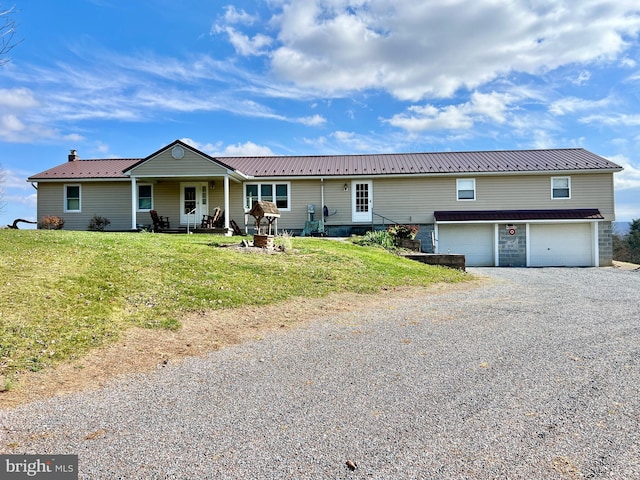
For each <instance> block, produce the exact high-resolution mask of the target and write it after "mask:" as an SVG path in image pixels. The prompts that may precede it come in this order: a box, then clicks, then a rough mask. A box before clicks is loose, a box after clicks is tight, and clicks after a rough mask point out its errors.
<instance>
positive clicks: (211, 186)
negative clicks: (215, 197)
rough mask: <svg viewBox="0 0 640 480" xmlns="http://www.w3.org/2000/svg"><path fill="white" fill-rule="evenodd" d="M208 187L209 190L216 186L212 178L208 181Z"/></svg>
mask: <svg viewBox="0 0 640 480" xmlns="http://www.w3.org/2000/svg"><path fill="white" fill-rule="evenodd" d="M209 188H210V189H211V190H213V189H214V188H216V182H214V181H213V180H212V181H210V182H209Z"/></svg>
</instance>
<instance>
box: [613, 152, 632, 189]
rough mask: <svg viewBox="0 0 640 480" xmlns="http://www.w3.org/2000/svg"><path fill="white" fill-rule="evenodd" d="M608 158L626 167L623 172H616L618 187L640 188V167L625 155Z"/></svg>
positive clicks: (615, 180)
mask: <svg viewBox="0 0 640 480" xmlns="http://www.w3.org/2000/svg"><path fill="white" fill-rule="evenodd" d="M607 158H608V159H609V160H611V161H612V162H614V163H617V164H618V165H620V166H621V167H622V168H624V170H623V171H622V172H620V173H616V174H615V176H614V182H615V187H616V189H618V190H628V189H630V188H640V168H638V167H636V166H635V165H633V164H632V163H631V160H629V159H628V158H627V157H626V156H624V155H614V156H611V157H607Z"/></svg>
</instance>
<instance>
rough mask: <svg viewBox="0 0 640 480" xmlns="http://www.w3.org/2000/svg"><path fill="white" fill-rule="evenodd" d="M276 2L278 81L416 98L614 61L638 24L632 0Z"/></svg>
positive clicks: (274, 58) (274, 62)
mask: <svg viewBox="0 0 640 480" xmlns="http://www.w3.org/2000/svg"><path fill="white" fill-rule="evenodd" d="M278 5H281V11H279V12H278V14H277V15H275V16H274V18H275V19H276V21H277V26H278V28H279V35H278V41H279V45H278V46H277V47H276V48H274V50H273V52H272V67H273V71H274V72H275V73H276V74H277V75H278V76H279V77H280V78H283V79H286V80H289V81H292V82H294V83H296V84H298V85H304V86H307V87H311V88H318V89H320V90H323V91H327V92H341V91H352V90H363V89H370V88H374V89H384V90H387V91H389V92H391V93H392V94H393V95H394V96H396V97H397V98H399V99H402V100H412V101H417V100H420V99H423V98H429V97H450V96H452V95H453V94H454V92H456V91H457V90H459V89H460V88H463V87H465V88H468V89H474V88H477V87H478V86H480V85H482V84H484V83H486V82H488V81H491V80H493V79H495V78H497V77H499V76H503V75H505V74H507V73H509V72H522V73H528V74H537V73H542V72H547V71H550V70H553V69H555V68H558V67H561V66H566V65H587V64H590V63H593V62H600V61H604V60H613V59H616V58H617V57H619V56H620V55H622V54H623V53H624V52H625V49H626V48H627V46H628V43H627V39H628V38H631V37H633V36H635V35H637V33H638V31H639V30H640V15H638V10H637V3H636V1H635V0H620V1H617V2H604V1H602V0H584V1H582V2H580V4H579V5H573V4H572V5H571V8H569V7H568V6H565V5H564V3H561V2H551V3H549V2H530V1H526V0H513V1H510V2H496V1H492V0H452V1H448V2H422V3H418V4H416V2H415V1H413V0H369V1H359V2H353V1H348V0H286V1H281V2H278ZM584 72H587V71H586V70H584ZM587 78H588V75H586V74H583V75H581V76H579V77H578V81H580V82H584V81H586V79H587Z"/></svg>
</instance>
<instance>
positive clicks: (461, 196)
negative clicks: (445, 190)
mask: <svg viewBox="0 0 640 480" xmlns="http://www.w3.org/2000/svg"><path fill="white" fill-rule="evenodd" d="M456 187H457V190H458V200H475V199H476V179H475V178H459V179H458V180H456Z"/></svg>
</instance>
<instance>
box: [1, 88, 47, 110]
mask: <svg viewBox="0 0 640 480" xmlns="http://www.w3.org/2000/svg"><path fill="white" fill-rule="evenodd" d="M38 105H39V103H38V101H37V100H36V99H35V97H34V95H33V92H32V91H31V90H29V89H28V88H0V106H2V107H3V108H11V109H26V108H32V107H36V106H38Z"/></svg>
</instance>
